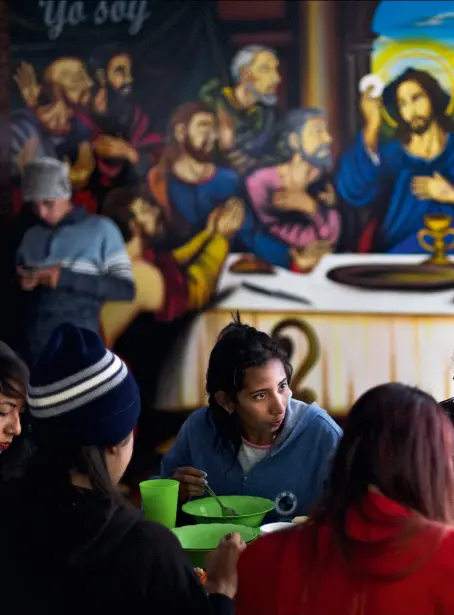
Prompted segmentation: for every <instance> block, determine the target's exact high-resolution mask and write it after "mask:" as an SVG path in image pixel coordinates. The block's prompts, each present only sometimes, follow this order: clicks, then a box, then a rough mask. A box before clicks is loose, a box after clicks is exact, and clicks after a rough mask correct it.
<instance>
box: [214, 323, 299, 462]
mask: <svg viewBox="0 0 454 615" xmlns="http://www.w3.org/2000/svg"><path fill="white" fill-rule="evenodd" d="M272 359H279V360H280V361H281V362H282V365H283V366H284V370H285V374H286V376H287V379H288V381H290V378H291V376H292V366H291V364H290V362H289V360H288V356H287V354H286V352H285V351H284V350H283V349H282V348H281V347H280V346H279V345H278V344H277V343H276V342H275V341H274V340H273V339H272V338H271V337H270V336H269V335H268V334H267V333H264V332H263V331H258V330H257V329H255V328H254V327H251V326H250V325H246V324H243V323H242V322H241V319H240V315H239V314H238V313H237V314H236V315H235V316H234V318H233V322H232V323H230V324H229V325H227V327H225V328H224V329H223V330H222V331H221V333H220V334H219V336H218V339H217V342H216V344H215V346H214V348H213V350H212V351H211V355H210V360H209V363H208V370H207V375H206V390H207V393H208V406H209V409H210V413H211V416H212V418H213V421H214V424H215V426H216V429H217V431H218V434H219V437H220V439H221V443H222V445H223V446H226V447H233V450H234V451H235V452H236V453H237V452H238V450H239V448H240V445H241V436H242V435H243V430H242V427H241V423H240V421H239V419H238V417H237V415H236V413H233V414H229V413H228V412H226V410H224V408H222V407H221V406H220V405H219V404H218V402H217V401H216V398H215V395H216V393H218V392H220V391H223V392H224V393H225V394H226V395H227V396H228V397H229V399H231V400H232V401H236V399H237V395H238V393H239V392H240V391H241V390H242V388H243V386H244V378H245V374H246V370H247V369H249V368H250V367H260V366H262V365H265V364H266V363H268V361H271V360H272Z"/></svg>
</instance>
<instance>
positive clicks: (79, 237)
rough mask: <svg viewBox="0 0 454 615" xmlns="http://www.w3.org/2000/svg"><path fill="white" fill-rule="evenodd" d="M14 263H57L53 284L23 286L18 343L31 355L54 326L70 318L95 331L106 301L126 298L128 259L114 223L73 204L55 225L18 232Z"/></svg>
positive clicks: (130, 286) (130, 285)
mask: <svg viewBox="0 0 454 615" xmlns="http://www.w3.org/2000/svg"><path fill="white" fill-rule="evenodd" d="M16 265H17V266H21V267H30V268H34V269H35V268H36V269H39V268H45V267H51V266H55V265H60V267H61V273H60V279H59V281H58V286H57V288H56V289H55V290H54V289H50V288H46V287H42V286H38V287H37V288H36V289H35V290H33V291H31V292H24V293H23V295H24V302H25V306H24V307H25V312H26V313H25V314H24V327H25V329H24V331H23V333H24V336H23V337H24V347H23V348H22V349H21V350H22V353H23V354H24V355H25V357H26V358H27V359H28V360H29V361H32V362H33V361H34V360H35V359H36V357H37V355H38V354H39V353H40V351H41V350H42V348H43V346H44V345H45V344H46V342H47V340H48V339H49V337H50V335H51V333H52V331H53V330H54V329H55V327H56V326H57V325H59V324H61V323H63V322H72V323H74V324H76V325H78V326H80V327H85V328H87V329H91V330H93V331H96V332H98V331H99V317H100V310H101V306H102V304H103V303H104V302H106V301H131V300H132V299H133V298H134V292H135V291H134V281H133V276H132V268H131V262H130V260H129V257H128V254H127V252H126V248H125V244H124V241H123V238H122V236H121V234H120V231H119V230H118V228H117V226H116V225H115V224H114V223H113V222H112V221H111V220H109V219H107V218H104V217H102V216H97V215H93V214H89V213H88V212H87V211H85V209H83V208H81V207H75V208H74V209H73V210H72V211H71V212H70V213H69V214H68V215H67V216H65V218H64V219H63V220H62V221H61V222H60V224H58V225H56V226H48V225H47V224H45V223H44V222H40V223H38V224H36V225H35V226H33V227H31V228H30V229H29V230H28V231H27V232H26V233H25V235H24V238H23V239H22V242H21V244H20V246H19V249H18V251H17V254H16Z"/></svg>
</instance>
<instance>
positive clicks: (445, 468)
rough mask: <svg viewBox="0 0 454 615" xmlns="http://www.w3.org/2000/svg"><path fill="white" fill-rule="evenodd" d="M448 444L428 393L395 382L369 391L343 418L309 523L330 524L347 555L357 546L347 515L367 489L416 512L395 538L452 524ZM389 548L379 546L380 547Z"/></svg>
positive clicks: (453, 488)
mask: <svg viewBox="0 0 454 615" xmlns="http://www.w3.org/2000/svg"><path fill="white" fill-rule="evenodd" d="M452 439H453V428H452V426H451V423H450V421H449V419H448V417H447V416H446V414H445V413H444V412H443V410H442V408H441V407H440V405H439V404H438V403H437V402H436V401H435V399H434V398H433V397H431V396H430V395H428V394H427V393H424V392H423V391H421V390H419V389H417V388H414V387H409V386H406V385H403V384H400V383H396V382H394V383H390V384H384V385H381V386H378V387H375V388H373V389H371V390H370V391H368V392H367V393H365V394H364V395H363V396H362V397H360V399H359V400H358V401H357V402H356V403H355V404H354V406H353V408H352V409H351V412H350V414H349V415H348V417H347V420H346V422H345V426H344V436H343V438H342V440H341V442H340V445H339V448H338V450H337V453H336V455H335V458H334V463H333V467H332V472H331V475H330V477H329V481H328V485H327V489H326V492H325V495H324V497H323V498H322V501H321V502H320V504H319V506H318V508H317V509H316V510H315V511H314V514H313V516H312V519H313V522H314V523H315V524H320V523H329V524H331V525H332V527H333V530H334V536H335V539H336V541H337V543H338V544H339V545H340V547H341V549H342V550H343V552H344V553H348V552H349V551H350V549H351V548H352V547H355V546H358V543H359V541H358V540H356V539H354V538H352V537H350V536H349V534H348V532H347V529H346V518H347V512H348V511H349V510H350V509H351V508H352V507H353V506H359V507H361V501H362V498H363V496H364V494H365V493H367V491H368V489H369V488H370V486H371V485H373V486H375V487H377V488H378V489H379V490H380V492H381V493H383V495H385V496H386V497H388V498H390V499H391V500H394V501H396V502H398V503H399V504H401V505H402V506H404V507H406V508H407V509H410V510H411V511H413V512H414V514H413V515H411V516H410V517H409V518H405V519H404V521H405V525H403V526H402V528H401V529H402V533H401V537H403V536H408V533H409V531H410V534H411V532H412V531H413V530H414V531H417V530H419V529H421V528H422V527H424V526H427V523H428V522H431V521H435V522H441V523H450V522H452V520H453V519H454V473H453V462H452V452H451V448H452ZM401 520H402V519H401V518H400V521H401ZM392 540H393V542H395V541H396V537H395V536H394V537H393V539H392ZM388 543H389V539H386V540H383V541H382V543H381V544H380V547H381V548H386V546H387V545H388ZM361 544H362V543H361ZM388 546H389V545H388Z"/></svg>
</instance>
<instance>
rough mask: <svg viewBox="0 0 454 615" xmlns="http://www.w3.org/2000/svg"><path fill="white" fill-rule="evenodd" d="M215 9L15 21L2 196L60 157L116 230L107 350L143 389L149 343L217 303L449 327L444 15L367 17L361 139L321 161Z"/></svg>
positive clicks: (144, 5)
mask: <svg viewBox="0 0 454 615" xmlns="http://www.w3.org/2000/svg"><path fill="white" fill-rule="evenodd" d="M397 5H398V6H397ZM213 6H214V4H213V3H211V2H205V1H203V0H200V1H197V2H191V3H188V2H181V1H176V0H175V1H174V0H141V1H138V0H128V1H126V0H125V1H120V0H112V1H104V0H103V1H101V0H100V1H93V2H92V1H85V2H84V1H81V0H79V1H77V2H66V1H62V0H60V1H49V0H45V1H43V0H39V1H38V2H35V3H33V4H31V3H27V2H25V1H22V2H19V1H18V2H17V3H16V4H15V6H14V7H12V9H11V13H12V15H11V41H12V61H11V67H12V74H11V96H12V144H11V173H12V177H13V183H14V198H15V200H16V202H17V203H20V199H21V197H20V178H21V173H22V170H23V168H24V166H25V165H26V164H27V162H28V161H30V160H33V159H34V158H36V157H40V156H53V157H57V158H59V159H61V160H65V161H66V162H67V163H68V164H69V166H70V170H71V180H72V185H73V190H74V202H75V203H77V204H80V205H83V206H84V207H86V208H87V209H88V210H89V211H91V212H93V213H96V214H99V215H105V216H108V217H109V218H111V219H112V220H113V221H114V222H115V223H116V224H117V226H118V227H119V229H120V231H121V234H122V236H123V239H124V242H125V245H126V249H127V252H128V255H129V257H130V260H131V262H132V266H133V274H134V281H135V286H136V295H135V299H134V300H133V301H130V302H126V301H122V302H121V301H119V302H115V303H107V304H106V305H105V306H104V308H103V311H102V323H101V324H102V330H103V333H104V336H105V339H106V341H107V343H108V345H109V346H112V347H115V348H116V349H117V350H118V351H121V354H122V355H123V356H124V357H125V358H126V359H127V360H128V361H129V362H130V363H131V365H132V366H133V369H134V370H135V372H136V373H138V374H139V380H140V378H141V376H140V374H142V380H143V381H147V382H148V379H149V373H150V369H151V368H150V365H149V359H150V357H149V354H150V350H149V349H150V347H151V346H152V345H153V344H154V343H155V342H156V339H161V340H162V339H165V335H167V333H165V334H162V337H160V338H157V337H156V335H157V333H156V331H157V330H158V329H157V327H158V328H159V330H160V331H167V332H168V331H169V330H170V328H171V327H172V323H175V322H177V321H179V320H180V319H182V318H184V317H185V316H186V315H188V314H192V313H197V312H198V311H200V310H203V309H204V308H206V306H208V305H212V304H213V300H214V301H215V302H216V300H217V298H218V296H219V295H220V294H221V295H222V293H226V292H227V295H228V296H227V299H225V297H224V295H222V297H223V299H224V300H223V302H222V303H220V304H217V305H218V307H219V308H220V309H221V308H222V309H224V310H226V311H230V310H235V309H240V310H242V309H252V310H258V311H270V312H272V311H278V310H281V309H282V308H284V311H285V310H288V311H292V310H293V311H294V310H301V311H302V312H308V311H310V312H333V311H338V312H339V311H340V312H347V313H352V312H358V311H359V312H362V313H370V312H373V311H377V310H378V311H381V312H383V313H395V312H401V313H414V310H415V309H418V310H420V312H421V313H422V312H424V311H427V310H428V311H430V312H432V313H433V312H438V313H451V311H452V310H451V297H450V296H449V297H448V294H447V293H449V291H450V290H451V289H453V288H454V268H453V267H452V266H451V260H450V258H449V255H451V254H454V228H453V227H454V223H452V218H453V205H454V170H453V169H454V164H452V162H453V161H454V145H453V141H452V139H453V137H452V136H451V132H452V118H453V116H454V98H453V94H454V64H453V63H454V60H453V52H452V49H453V47H452V35H451V33H450V29H451V28H450V23H451V22H450V20H452V15H454V2H434V1H431V2H425V1H423V2H417V3H410V2H390V1H383V2H381V3H380V4H379V6H378V9H377V11H376V14H375V17H374V22H373V24H372V26H371V30H373V31H375V32H376V33H377V35H378V38H377V40H376V41H375V43H374V48H373V53H372V57H371V75H369V76H366V75H364V77H365V79H363V80H361V82H360V83H358V84H357V89H358V92H357V95H358V101H359V108H360V112H361V114H362V117H363V124H364V128H363V130H362V131H361V133H360V134H358V135H357V137H356V139H355V141H354V143H352V144H351V146H350V147H348V148H346V149H345V151H341V152H340V154H339V156H338V157H336V158H335V157H334V156H333V149H334V148H333V146H334V145H335V144H334V143H333V137H332V135H331V132H330V118H329V117H327V115H326V113H325V110H324V109H323V108H319V107H316V106H311V107H308V106H300V107H299V108H298V107H296V106H295V105H292V107H296V108H289V109H281V108H279V105H278V104H277V103H278V94H279V88H282V87H284V86H285V84H283V83H282V79H283V76H282V70H281V65H280V57H279V52H278V51H277V50H276V49H274V48H273V47H270V46H268V45H261V44H252V45H243V46H240V47H238V48H236V49H227V48H226V47H225V46H224V45H223V43H222V42H221V40H222V36H221V35H220V34H219V32H218V31H217V30H216V27H218V25H216V24H215V21H216V20H215V19H214V13H213V10H214V9H213ZM359 210H360V211H361V212H364V213H365V214H366V215H365V216H364V218H361V220H363V223H362V227H361V229H360V232H359V233H358V235H357V236H354V237H353V238H352V237H351V236H350V235H351V234H350V235H349V234H348V233H347V231H348V225H349V219H350V218H349V216H350V214H351V215H354V214H355V213H356V212H358V211H359ZM339 246H342V249H341V248H340V247H339ZM364 289H368V290H369V291H377V290H378V291H382V294H380V295H379V297H380V299H381V301H380V302H377V294H375V293H374V292H364ZM404 291H412V294H410V295H409V294H408V293H406V292H404ZM427 291H434V292H433V293H432V294H430V295H429V294H428V292H427ZM435 291H436V292H435ZM159 335H161V334H159ZM306 337H307V335H306ZM159 343H160V342H159ZM157 354H158V355H159V353H157ZM158 360H159V356H158V358H157V359H156V364H157V363H158ZM144 363H147V364H146V366H145V365H144Z"/></svg>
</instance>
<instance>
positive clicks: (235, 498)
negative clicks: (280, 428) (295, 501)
mask: <svg viewBox="0 0 454 615" xmlns="http://www.w3.org/2000/svg"><path fill="white" fill-rule="evenodd" d="M219 499H220V500H221V502H222V503H223V504H224V506H229V507H230V508H233V509H234V510H236V512H237V513H238V516H237V517H223V516H222V511H221V507H220V506H219V504H218V503H217V502H216V500H215V499H214V498H203V499H201V500H192V501H191V502H186V504H184V505H183V507H182V510H183V512H185V513H186V514H188V515H191V517H193V518H194V520H195V521H196V523H233V524H235V525H244V526H246V527H260V526H261V524H262V521H263V519H264V517H265V515H266V514H267V513H269V512H270V511H272V510H274V502H272V501H271V500H266V499H265V498H256V497H254V496H252V495H221V496H220V497H219Z"/></svg>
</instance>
